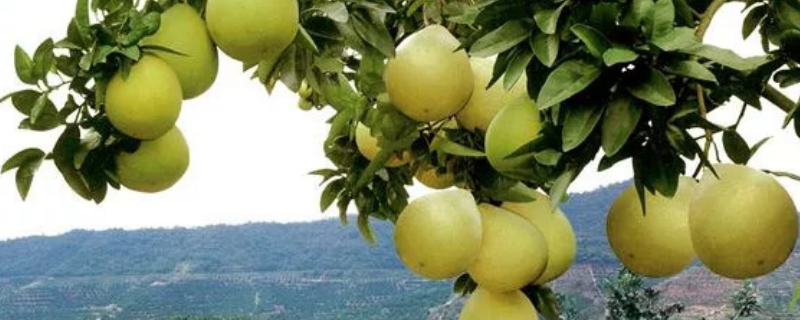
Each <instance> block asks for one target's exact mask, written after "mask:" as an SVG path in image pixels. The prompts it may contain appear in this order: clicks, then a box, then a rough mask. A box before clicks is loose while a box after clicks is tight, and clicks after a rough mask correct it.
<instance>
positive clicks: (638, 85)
mask: <svg viewBox="0 0 800 320" xmlns="http://www.w3.org/2000/svg"><path fill="white" fill-rule="evenodd" d="M631 82H632V83H631ZM625 89H627V90H628V92H630V93H631V94H632V95H633V96H634V97H637V98H639V99H641V100H644V101H647V102H649V103H651V104H654V105H657V106H662V107H669V106H672V105H674V104H675V101H676V98H675V91H674V90H673V89H672V85H671V84H670V83H669V80H667V77H666V76H664V74H663V73H661V71H658V70H656V69H655V68H652V67H649V68H648V69H647V70H646V71H644V72H643V75H642V77H641V78H637V79H635V80H633V81H629V82H628V83H627V85H626V86H625Z"/></svg>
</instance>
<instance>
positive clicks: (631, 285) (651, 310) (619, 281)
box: [603, 269, 684, 320]
mask: <svg viewBox="0 0 800 320" xmlns="http://www.w3.org/2000/svg"><path fill="white" fill-rule="evenodd" d="M603 288H604V290H605V292H606V319H608V320H637V319H652V320H667V319H670V318H672V317H673V316H675V315H677V314H679V313H681V312H683V310H684V306H683V304H680V303H675V304H670V305H666V306H662V305H661V304H660V301H659V299H660V295H661V293H660V292H659V291H657V290H655V289H653V288H652V287H647V286H645V284H644V279H642V277H640V276H638V275H636V274H635V273H633V272H631V271H630V270H627V269H620V270H619V271H618V272H617V274H616V276H615V277H613V278H611V277H610V278H607V279H605V280H604V281H603Z"/></svg>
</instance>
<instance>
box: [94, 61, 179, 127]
mask: <svg viewBox="0 0 800 320" xmlns="http://www.w3.org/2000/svg"><path fill="white" fill-rule="evenodd" d="M182 101H183V93H182V92H181V83H180V81H179V80H178V76H177V75H175V72H174V71H173V70H172V68H171V67H170V66H169V65H168V64H167V63H166V62H164V61H163V60H161V59H159V58H157V57H156V56H153V55H149V54H146V55H144V56H142V58H141V59H140V60H139V62H137V63H136V64H134V65H133V66H131V69H130V73H129V74H128V78H127V79H123V76H122V72H121V71H119V72H117V74H115V75H114V76H113V77H112V78H111V81H109V83H108V86H107V87H106V101H105V107H106V109H105V110H106V114H107V115H108V120H109V121H111V124H112V125H114V127H115V128H117V129H118V130H119V131H122V133H124V134H127V135H129V136H131V137H134V138H137V139H141V140H149V139H155V138H158V137H160V136H162V135H163V134H165V133H167V132H168V131H169V130H171V129H172V128H173V127H174V126H175V122H176V121H178V116H179V115H180V113H181V103H182Z"/></svg>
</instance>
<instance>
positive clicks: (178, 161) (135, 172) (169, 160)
mask: <svg viewBox="0 0 800 320" xmlns="http://www.w3.org/2000/svg"><path fill="white" fill-rule="evenodd" d="M187 168H189V146H188V145H187V144H186V140H185V139H184V138H183V134H182V133H181V131H180V130H179V129H178V128H177V127H173V128H172V130H170V131H169V132H167V134H165V135H163V136H161V137H159V138H158V139H154V140H149V141H142V144H141V145H140V146H139V149H137V150H136V151H135V152H133V153H128V152H124V151H123V152H121V153H120V154H119V155H118V156H117V175H118V176H119V181H120V183H121V184H122V185H123V186H125V187H126V188H128V189H131V190H134V191H139V192H147V193H154V192H160V191H164V190H167V189H169V188H170V187H172V186H173V185H175V183H177V182H178V180H180V179H181V177H183V174H184V173H186V169H187Z"/></svg>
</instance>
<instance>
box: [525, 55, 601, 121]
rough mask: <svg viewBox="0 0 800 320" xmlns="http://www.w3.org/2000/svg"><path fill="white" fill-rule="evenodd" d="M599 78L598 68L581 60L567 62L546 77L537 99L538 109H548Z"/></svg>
mask: <svg viewBox="0 0 800 320" xmlns="http://www.w3.org/2000/svg"><path fill="white" fill-rule="evenodd" d="M598 77H600V68H598V67H597V66H595V65H593V64H590V63H587V62H584V61H582V60H569V61H567V62H564V63H562V64H561V65H559V66H558V67H557V68H556V69H555V70H554V71H553V72H552V73H550V75H549V76H548V77H547V81H545V83H544V86H543V87H542V90H541V92H539V98H538V99H537V101H538V105H539V109H540V110H544V109H547V108H550V107H552V106H554V105H556V104H558V103H561V102H562V101H564V100H567V99H569V98H570V97H572V96H574V95H575V94H577V93H579V92H581V91H583V89H586V88H587V87H588V86H589V85H590V84H592V82H594V81H595V80H597V78H598Z"/></svg>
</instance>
